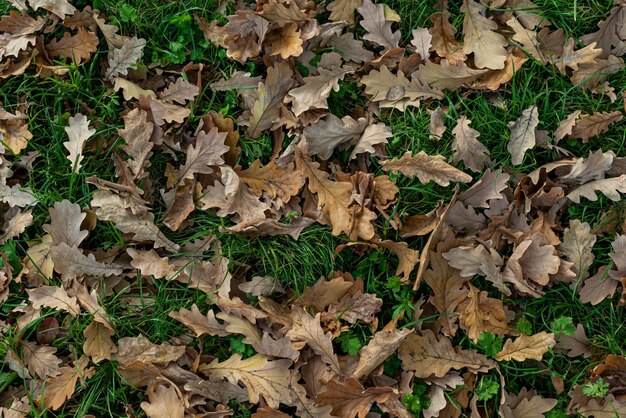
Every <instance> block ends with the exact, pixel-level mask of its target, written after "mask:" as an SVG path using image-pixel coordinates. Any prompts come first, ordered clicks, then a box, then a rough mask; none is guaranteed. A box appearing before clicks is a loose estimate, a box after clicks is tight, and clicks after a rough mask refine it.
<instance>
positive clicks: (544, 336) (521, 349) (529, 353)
mask: <svg viewBox="0 0 626 418" xmlns="http://www.w3.org/2000/svg"><path fill="white" fill-rule="evenodd" d="M555 343H556V341H555V340H554V334H549V333H547V332H545V331H541V332H539V333H537V334H533V335H530V336H529V335H525V334H521V335H520V336H519V337H517V338H515V340H512V339H508V340H506V342H505V343H504V346H503V347H502V350H500V352H499V353H498V354H496V356H495V359H496V360H497V361H510V360H516V361H524V360H538V361H540V360H541V359H542V358H543V355H544V354H545V353H546V352H547V351H548V350H549V349H551V348H552V347H554V345H555Z"/></svg>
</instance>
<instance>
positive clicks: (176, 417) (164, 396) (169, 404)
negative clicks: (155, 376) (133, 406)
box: [140, 385, 185, 418]
mask: <svg viewBox="0 0 626 418" xmlns="http://www.w3.org/2000/svg"><path fill="white" fill-rule="evenodd" d="M178 393H179V391H177V390H176V389H174V387H172V386H167V387H166V386H164V385H159V386H157V388H156V389H155V390H154V391H149V392H148V399H149V401H150V402H142V403H141V405H140V406H141V409H143V410H144V412H145V413H146V415H147V416H148V417H150V418H183V417H184V416H185V405H184V404H183V401H182V399H181V398H180V396H179V394H178Z"/></svg>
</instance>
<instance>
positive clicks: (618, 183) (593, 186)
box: [565, 174, 626, 203]
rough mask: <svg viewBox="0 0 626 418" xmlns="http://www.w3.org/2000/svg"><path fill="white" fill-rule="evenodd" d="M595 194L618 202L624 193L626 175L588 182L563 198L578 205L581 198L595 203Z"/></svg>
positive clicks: (596, 198)
mask: <svg viewBox="0 0 626 418" xmlns="http://www.w3.org/2000/svg"><path fill="white" fill-rule="evenodd" d="M597 192H600V193H602V194H603V195H605V196H606V197H608V198H609V199H611V200H613V201H614V202H617V201H619V200H620V199H621V197H620V193H626V174H622V175H621V176H619V177H614V178H609V179H600V180H595V181H590V182H589V183H585V184H583V185H582V186H579V187H577V188H576V189H574V190H572V191H571V192H569V193H568V194H567V195H566V196H565V197H567V198H568V199H569V200H571V201H572V202H574V203H580V198H581V197H584V198H587V199H589V200H591V201H592V202H595V201H596V200H598V196H597V195H596V193H597Z"/></svg>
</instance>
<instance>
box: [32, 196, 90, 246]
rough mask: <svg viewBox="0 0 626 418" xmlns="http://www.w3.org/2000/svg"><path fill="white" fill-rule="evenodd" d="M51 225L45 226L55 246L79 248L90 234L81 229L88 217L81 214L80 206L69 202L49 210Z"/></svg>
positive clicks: (65, 201)
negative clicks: (63, 245)
mask: <svg viewBox="0 0 626 418" xmlns="http://www.w3.org/2000/svg"><path fill="white" fill-rule="evenodd" d="M48 211H49V212H50V223H49V224H45V225H44V226H43V230H44V231H46V232H47V233H48V234H50V236H51V237H52V242H53V243H54V244H60V243H62V242H64V243H66V244H67V245H69V246H70V247H78V246H79V245H80V243H81V242H82V241H83V240H84V239H85V238H87V235H88V232H87V231H82V230H81V229H80V224H81V223H82V222H83V220H84V219H85V217H86V216H87V215H86V214H85V213H83V212H81V210H80V206H78V205H77V204H75V203H71V202H70V201H69V200H66V199H64V200H62V201H61V202H57V203H55V204H54V207H52V208H50V209H48Z"/></svg>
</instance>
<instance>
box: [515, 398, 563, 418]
mask: <svg viewBox="0 0 626 418" xmlns="http://www.w3.org/2000/svg"><path fill="white" fill-rule="evenodd" d="M557 403H558V401H557V400H556V399H549V398H542V397H541V396H539V395H535V396H532V397H530V398H524V399H522V400H521V401H520V402H519V403H518V404H517V405H516V406H515V408H513V409H512V412H513V417H514V418H544V417H545V415H544V414H545V413H546V412H548V411H550V410H552V409H553V408H554V407H555V406H556V404H557Z"/></svg>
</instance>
